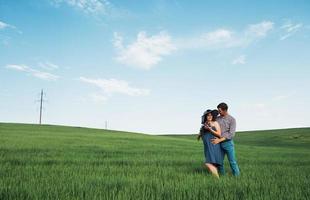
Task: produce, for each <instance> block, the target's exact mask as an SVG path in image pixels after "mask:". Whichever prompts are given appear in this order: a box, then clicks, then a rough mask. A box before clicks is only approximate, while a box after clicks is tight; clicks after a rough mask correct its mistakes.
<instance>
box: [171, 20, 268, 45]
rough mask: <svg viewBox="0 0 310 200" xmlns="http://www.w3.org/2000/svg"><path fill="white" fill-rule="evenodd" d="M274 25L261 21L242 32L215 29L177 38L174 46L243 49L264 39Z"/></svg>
mask: <svg viewBox="0 0 310 200" xmlns="http://www.w3.org/2000/svg"><path fill="white" fill-rule="evenodd" d="M273 25H274V23H273V22H271V21H262V22H260V23H257V24H250V25H248V26H247V27H246V28H245V29H244V30H243V31H239V32H237V31H233V30H228V29H216V30H214V31H210V32H207V33H203V34H200V35H198V36H192V37H189V38H178V39H177V40H176V44H177V45H176V46H177V47H178V49H209V50H216V49H223V48H235V47H245V46H248V45H250V44H251V43H252V42H254V41H256V40H258V39H261V38H264V37H266V36H267V35H268V33H269V32H270V31H271V30H272V29H273Z"/></svg>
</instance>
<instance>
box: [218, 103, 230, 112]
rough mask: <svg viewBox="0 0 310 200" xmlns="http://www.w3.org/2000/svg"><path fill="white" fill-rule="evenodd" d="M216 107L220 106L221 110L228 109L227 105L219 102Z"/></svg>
mask: <svg viewBox="0 0 310 200" xmlns="http://www.w3.org/2000/svg"><path fill="white" fill-rule="evenodd" d="M217 108H220V109H222V110H225V111H227V110H228V105H227V104H226V103H220V104H219V105H218V106H217Z"/></svg>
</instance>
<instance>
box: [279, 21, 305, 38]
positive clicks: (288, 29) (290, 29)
mask: <svg viewBox="0 0 310 200" xmlns="http://www.w3.org/2000/svg"><path fill="white" fill-rule="evenodd" d="M302 27H303V24H302V23H298V24H293V23H292V22H291V21H287V22H286V23H285V24H284V25H283V26H281V29H282V30H283V31H284V32H285V34H283V35H282V36H281V37H280V40H285V39H286V38H288V37H290V36H292V35H293V34H295V33H296V32H297V31H298V30H299V29H300V28H302Z"/></svg>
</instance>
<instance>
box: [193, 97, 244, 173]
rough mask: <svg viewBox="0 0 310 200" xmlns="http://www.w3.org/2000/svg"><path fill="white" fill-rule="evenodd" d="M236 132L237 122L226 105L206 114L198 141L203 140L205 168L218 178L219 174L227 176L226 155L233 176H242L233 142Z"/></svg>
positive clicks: (223, 104) (220, 105)
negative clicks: (225, 167)
mask: <svg viewBox="0 0 310 200" xmlns="http://www.w3.org/2000/svg"><path fill="white" fill-rule="evenodd" d="M235 131H236V120H235V118H233V117H232V116H231V115H229V114H228V106H227V104H226V103H220V104H219V105H218V106H217V110H207V111H206V112H204V114H203V116H202V127H201V128H200V132H199V135H198V140H199V139H200V138H202V140H203V145H204V154H205V166H206V167H207V169H208V170H209V171H210V172H211V173H212V175H214V176H216V177H219V174H220V175H224V174H225V170H224V157H225V155H227V158H228V161H229V164H230V168H231V170H232V174H233V175H234V176H239V175H240V170H239V167H238V164H237V160H236V156H235V147H234V142H233V137H234V136H235Z"/></svg>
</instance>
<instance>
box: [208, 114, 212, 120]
mask: <svg viewBox="0 0 310 200" xmlns="http://www.w3.org/2000/svg"><path fill="white" fill-rule="evenodd" d="M207 121H208V122H210V121H212V115H211V113H209V114H207Z"/></svg>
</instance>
